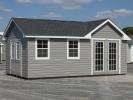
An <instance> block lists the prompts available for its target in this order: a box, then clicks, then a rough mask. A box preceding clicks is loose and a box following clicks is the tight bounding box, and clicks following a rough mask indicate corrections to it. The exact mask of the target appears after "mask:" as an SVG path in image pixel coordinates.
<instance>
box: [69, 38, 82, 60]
mask: <svg viewBox="0 0 133 100" xmlns="http://www.w3.org/2000/svg"><path fill="white" fill-rule="evenodd" d="M69 41H78V57H69ZM67 59H80V40H79V39H67Z"/></svg>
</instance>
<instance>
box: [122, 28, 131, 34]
mask: <svg viewBox="0 0 133 100" xmlns="http://www.w3.org/2000/svg"><path fill="white" fill-rule="evenodd" d="M122 30H123V31H124V32H125V33H126V34H133V27H125V28H123V29H122Z"/></svg>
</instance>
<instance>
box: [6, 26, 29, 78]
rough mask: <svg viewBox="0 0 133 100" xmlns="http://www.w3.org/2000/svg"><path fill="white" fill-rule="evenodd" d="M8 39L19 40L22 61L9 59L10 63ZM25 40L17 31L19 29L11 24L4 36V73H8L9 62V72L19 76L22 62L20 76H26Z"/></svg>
mask: <svg viewBox="0 0 133 100" xmlns="http://www.w3.org/2000/svg"><path fill="white" fill-rule="evenodd" d="M10 41H12V42H17V41H19V42H20V43H21V45H22V55H21V56H22V63H21V61H20V60H11V63H10ZM25 41H26V40H25V39H23V36H22V33H21V32H20V31H19V29H18V28H17V27H16V26H15V25H14V24H12V26H11V31H10V32H9V33H8V35H7V37H6V53H7V56H6V60H7V61H6V73H7V74H10V73H9V71H10V64H11V72H12V73H11V74H13V75H16V76H20V74H21V64H22V77H27V67H28V66H27V61H26V60H27V59H26V57H27V52H26V51H27V49H26V42H25ZM23 66H24V67H23Z"/></svg>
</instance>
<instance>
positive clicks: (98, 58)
mask: <svg viewBox="0 0 133 100" xmlns="http://www.w3.org/2000/svg"><path fill="white" fill-rule="evenodd" d="M103 47H104V46H103V42H95V71H102V70H103Z"/></svg>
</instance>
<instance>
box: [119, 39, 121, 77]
mask: <svg viewBox="0 0 133 100" xmlns="http://www.w3.org/2000/svg"><path fill="white" fill-rule="evenodd" d="M119 74H121V40H119Z"/></svg>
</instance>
